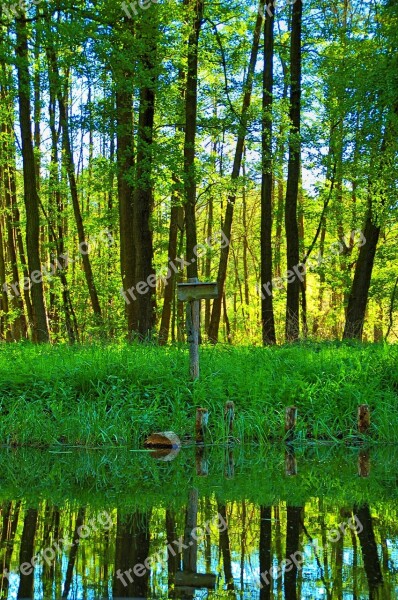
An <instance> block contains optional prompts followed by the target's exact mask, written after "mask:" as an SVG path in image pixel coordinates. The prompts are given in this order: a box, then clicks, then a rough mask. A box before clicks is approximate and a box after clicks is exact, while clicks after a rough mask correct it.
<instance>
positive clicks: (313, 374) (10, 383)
mask: <svg viewBox="0 0 398 600" xmlns="http://www.w3.org/2000/svg"><path fill="white" fill-rule="evenodd" d="M187 372H188V356H187V351H186V349H185V348H184V349H181V348H167V349H166V348H158V347H156V346H150V345H148V346H123V345H121V346H116V345H115V346H101V347H98V346H94V347H74V348H69V347H62V346H57V347H50V346H40V347H37V346H36V347H35V346H31V345H25V344H23V345H11V344H10V345H3V346H2V348H1V351H0V441H1V442H2V443H8V444H11V445H21V444H22V445H28V444H29V445H39V446H40V445H47V446H48V445H52V444H70V445H81V446H99V445H101V446H103V445H106V446H113V445H127V446H130V447H138V445H139V444H140V442H141V440H142V438H143V437H144V436H145V435H147V434H148V433H151V432H153V431H155V430H158V431H159V430H160V431H162V430H163V431H164V430H174V431H175V432H176V433H177V434H178V435H181V436H182V435H184V434H190V433H192V432H193V426H194V413H195V408H196V407H198V406H203V407H205V408H208V410H209V416H210V418H209V424H210V431H209V436H210V439H211V440H213V441H214V442H219V441H222V440H223V439H224V438H225V427H224V422H223V413H224V405H225V402H226V401H227V400H232V401H233V402H234V403H235V408H236V420H235V425H234V427H235V429H234V436H236V437H238V438H240V439H241V440H242V441H243V442H248V441H255V442H258V443H263V442H264V441H266V440H275V439H281V438H282V437H283V411H284V407H285V406H288V405H293V404H294V405H296V406H297V407H298V411H299V420H298V438H299V440H302V441H304V440H307V439H316V440H345V441H347V440H349V439H350V437H352V436H354V435H355V432H356V431H355V430H356V410H357V405H358V404H361V403H364V404H369V405H370V406H371V409H372V431H371V438H372V439H373V440H374V441H388V442H397V441H398V412H397V410H396V405H397V399H398V398H397V397H398V347H397V346H395V347H394V346H383V345H356V344H354V345H353V344H339V343H334V344H332V343H323V344H301V345H292V346H285V347H281V348H271V349H262V348H242V347H240V348H230V347H228V348H225V347H220V346H217V347H215V348H212V347H202V348H201V380H200V381H199V382H195V383H190V382H189V381H188V377H187Z"/></svg>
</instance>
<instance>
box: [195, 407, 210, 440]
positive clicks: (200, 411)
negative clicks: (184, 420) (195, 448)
mask: <svg viewBox="0 0 398 600" xmlns="http://www.w3.org/2000/svg"><path fill="white" fill-rule="evenodd" d="M208 421H209V411H208V410H207V408H197V409H196V422H195V430H196V436H195V439H196V443H197V444H203V442H204V439H205V428H206V427H207V423H208Z"/></svg>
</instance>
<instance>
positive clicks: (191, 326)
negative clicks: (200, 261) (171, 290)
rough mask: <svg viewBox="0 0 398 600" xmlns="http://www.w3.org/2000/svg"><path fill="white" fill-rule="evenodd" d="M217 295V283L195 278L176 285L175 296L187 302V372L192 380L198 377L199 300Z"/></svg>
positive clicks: (209, 298) (210, 298)
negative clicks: (204, 281)
mask: <svg viewBox="0 0 398 600" xmlns="http://www.w3.org/2000/svg"><path fill="white" fill-rule="evenodd" d="M217 296H218V287H217V283H203V282H201V281H199V280H198V279H197V278H191V279H188V283H179V284H178V285H177V297H178V300H179V301H180V302H186V303H187V312H186V326H187V337H188V343H189V374H190V378H191V379H192V381H194V380H195V379H198V378H199V330H200V300H212V299H214V298H217Z"/></svg>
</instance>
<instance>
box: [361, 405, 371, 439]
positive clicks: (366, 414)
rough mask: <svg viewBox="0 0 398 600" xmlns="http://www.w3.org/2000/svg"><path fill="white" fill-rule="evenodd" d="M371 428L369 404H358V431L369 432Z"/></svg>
mask: <svg viewBox="0 0 398 600" xmlns="http://www.w3.org/2000/svg"><path fill="white" fill-rule="evenodd" d="M369 428H370V409H369V406H368V405H367V404H360V405H359V406H358V431H359V433H367V432H368V430H369Z"/></svg>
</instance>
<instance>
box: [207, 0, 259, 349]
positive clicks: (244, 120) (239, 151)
mask: <svg viewBox="0 0 398 600" xmlns="http://www.w3.org/2000/svg"><path fill="white" fill-rule="evenodd" d="M263 7H264V1H263V0H261V1H260V10H259V11H258V13H257V15H256V23H255V26H254V33H253V43H252V47H251V53H250V59H249V66H248V70H247V75H246V80H245V84H244V94H243V101H242V111H241V114H240V119H239V130H238V139H237V142H236V148H235V156H234V163H233V167H232V174H231V184H232V185H231V187H232V192H230V193H229V194H228V201H227V208H226V210H225V219H224V222H223V226H222V231H223V234H224V237H225V239H226V240H228V242H229V241H230V240H231V234H232V222H233V216H234V207H235V202H236V186H237V180H238V178H239V175H240V170H241V165H242V157H243V149H244V144H245V138H246V133H247V125H248V120H249V115H248V112H249V108H250V103H251V97H252V90H253V80H254V72H255V68H256V64H257V55H258V49H259V45H260V36H261V29H262V23H263V16H262V14H263ZM228 257H229V243H226V244H224V245H223V247H222V248H221V254H220V262H219V266H218V274H217V282H218V297H217V298H216V299H215V300H214V302H213V309H212V312H211V319H210V325H209V339H210V340H211V341H212V342H213V343H216V342H217V341H218V330H219V328H220V319H221V309H222V300H223V296H224V287H225V279H226V276H227V267H228Z"/></svg>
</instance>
